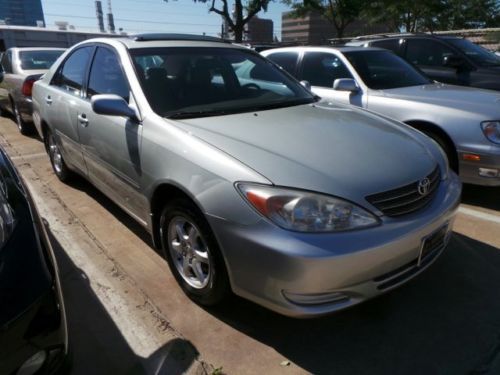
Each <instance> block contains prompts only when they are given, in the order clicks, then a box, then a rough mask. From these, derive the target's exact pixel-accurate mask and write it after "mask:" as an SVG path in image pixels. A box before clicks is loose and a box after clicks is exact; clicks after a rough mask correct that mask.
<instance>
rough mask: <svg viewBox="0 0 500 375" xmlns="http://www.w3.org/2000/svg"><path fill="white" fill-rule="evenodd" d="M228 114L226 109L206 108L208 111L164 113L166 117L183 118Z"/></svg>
mask: <svg viewBox="0 0 500 375" xmlns="http://www.w3.org/2000/svg"><path fill="white" fill-rule="evenodd" d="M227 114H229V111H227V110H222V109H218V110H208V111H178V112H174V113H170V114H168V115H166V116H165V117H166V118H171V119H184V118H196V117H210V116H223V115H227Z"/></svg>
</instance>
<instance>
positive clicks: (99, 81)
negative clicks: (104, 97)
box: [87, 47, 130, 102]
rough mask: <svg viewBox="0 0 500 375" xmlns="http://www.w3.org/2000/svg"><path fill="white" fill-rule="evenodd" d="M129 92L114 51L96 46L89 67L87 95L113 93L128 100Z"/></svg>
mask: <svg viewBox="0 0 500 375" xmlns="http://www.w3.org/2000/svg"><path fill="white" fill-rule="evenodd" d="M129 92H130V89H129V86H128V83H127V79H126V78H125V74H124V73H123V70H122V67H121V64H120V61H119V60H118V56H117V55H116V53H115V52H114V51H112V50H110V49H108V48H103V47H98V48H97V52H96V54H95V57H94V61H93V62H92V67H91V68H90V77H89V84H88V87H87V97H88V98H91V97H92V96H93V95H96V94H115V95H118V96H120V97H122V98H123V99H125V101H126V102H128V100H129Z"/></svg>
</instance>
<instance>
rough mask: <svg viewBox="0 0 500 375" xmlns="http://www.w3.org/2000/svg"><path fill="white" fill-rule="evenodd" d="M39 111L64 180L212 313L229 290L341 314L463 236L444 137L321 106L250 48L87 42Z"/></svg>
mask: <svg viewBox="0 0 500 375" xmlns="http://www.w3.org/2000/svg"><path fill="white" fill-rule="evenodd" d="M248 68H250V70H251V72H250V75H249V76H248V77H247V76H243V72H248ZM33 103H34V118H35V125H36V127H37V129H38V131H39V132H40V135H41V136H42V137H43V139H44V140H45V144H46V148H47V150H48V153H49V156H50V160H51V163H52V166H53V169H54V172H55V173H56V175H57V176H58V177H59V178H60V179H61V180H62V181H66V180H67V179H68V178H70V176H71V174H72V173H73V172H76V173H79V174H81V175H82V176H84V177H86V178H87V179H89V180H90V181H91V182H92V183H93V184H94V185H95V186H96V187H97V188H98V189H100V190H101V191H102V192H104V193H105V194H106V195H108V196H109V197H110V198H111V199H112V200H114V201H115V202H116V203H117V204H118V205H119V206H120V207H122V208H123V209H124V210H125V211H126V212H128V213H129V214H130V215H131V216H132V217H133V218H135V219H136V220H137V221H138V222H139V223H141V224H142V225H143V226H144V227H145V228H146V229H147V230H148V231H149V232H150V233H151V234H152V237H153V243H154V244H155V246H156V247H158V248H160V249H162V250H163V252H164V254H165V257H166V259H167V261H168V263H169V265H170V268H171V270H172V273H173V275H174V276H175V278H176V279H177V281H178V282H179V284H180V285H181V287H182V289H183V290H184V291H185V292H186V293H187V295H188V296H189V297H190V298H192V299H193V300H194V301H196V302H198V303H200V304H203V305H213V304H216V303H219V302H221V301H222V300H224V298H225V297H226V296H227V295H228V293H229V292H230V291H231V290H232V291H233V292H234V293H236V294H237V295H240V296H242V297H245V298H248V299H250V300H252V301H255V302H256V303H259V304H261V305H263V306H266V307H268V308H270V309H272V310H275V311H277V312H280V313H282V314H286V315H290V316H296V317H305V316H316V315H320V314H325V313H329V312H332V311H335V310H338V309H342V308H345V307H348V306H352V305H354V304H356V303H359V302H361V301H364V300H366V299H368V298H370V297H374V296H376V295H378V294H381V293H383V292H385V291H388V290H390V289H392V288H394V287H396V286H398V285H401V284H402V283H404V282H405V281H407V280H409V279H410V278H412V277H413V276H415V275H416V274H418V273H419V272H421V271H422V270H423V269H425V268H426V267H427V266H428V265H429V264H430V263H432V262H433V261H434V260H435V259H436V258H437V256H438V255H439V254H440V253H441V252H442V250H443V248H444V247H445V246H446V244H447V242H448V239H449V236H450V233H451V227H452V224H453V220H454V215H455V212H456V209H457V206H458V203H459V197H460V190H461V185H460V182H459V180H458V178H457V176H456V175H455V173H453V172H451V171H449V168H448V164H447V162H446V157H445V155H444V154H443V153H442V152H441V151H440V149H439V148H438V147H436V145H435V144H434V142H432V141H431V140H430V139H429V138H428V137H426V136H425V135H423V134H422V133H420V132H416V131H414V130H413V129H411V128H409V127H407V126H405V125H402V124H400V123H398V122H395V121H392V120H388V119H384V118H381V117H379V116H378V115H375V114H371V113H368V112H365V111H363V110H361V109H357V108H354V107H347V106H342V105H333V104H331V105H330V104H321V103H318V100H317V98H316V97H315V96H314V95H313V94H311V93H310V92H309V91H308V90H306V89H305V88H304V87H302V86H301V85H300V84H299V83H298V82H297V81H295V80H294V79H293V78H292V77H290V76H289V75H288V74H285V73H283V72H282V70H281V69H279V68H277V67H276V66H275V64H273V63H271V62H270V61H268V60H266V59H264V58H263V57H262V56H260V55H259V54H258V53H256V52H255V51H252V50H250V49H248V48H246V47H243V46H236V45H231V44H229V43H223V42H221V41H220V40H219V39H216V38H209V37H195V36H182V35H168V34H167V35H157V34H153V35H141V36H136V37H131V38H121V39H106V38H103V39H95V40H89V41H85V42H82V43H80V44H78V45H76V46H74V47H73V48H71V49H70V50H69V51H68V52H66V53H65V55H64V56H63V58H62V59H61V60H60V61H59V63H58V64H57V65H56V66H54V67H52V68H51V69H50V71H49V72H48V73H47V74H46V75H45V76H44V77H43V78H42V79H41V80H40V81H37V82H36V83H35V86H34V90H33Z"/></svg>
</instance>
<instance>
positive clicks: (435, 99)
mask: <svg viewBox="0 0 500 375" xmlns="http://www.w3.org/2000/svg"><path fill="white" fill-rule="evenodd" d="M379 93H380V94H381V95H383V96H385V97H390V98H395V99H403V100H410V101H416V102H420V103H428V104H432V105H439V106H443V107H447V108H454V109H459V110H461V111H467V112H473V113H479V114H481V115H482V117H484V115H486V114H492V115H493V114H496V115H497V116H500V93H499V92H496V91H492V90H483V89H477V88H471V87H464V86H453V85H445V84H441V83H433V84H429V85H422V86H411V87H402V88H397V89H390V90H383V91H380V92H379ZM492 119H493V118H492Z"/></svg>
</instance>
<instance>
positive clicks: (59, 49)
mask: <svg viewBox="0 0 500 375" xmlns="http://www.w3.org/2000/svg"><path fill="white" fill-rule="evenodd" d="M9 50H11V51H19V52H22V51H65V50H66V48H60V47H12V48H9Z"/></svg>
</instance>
